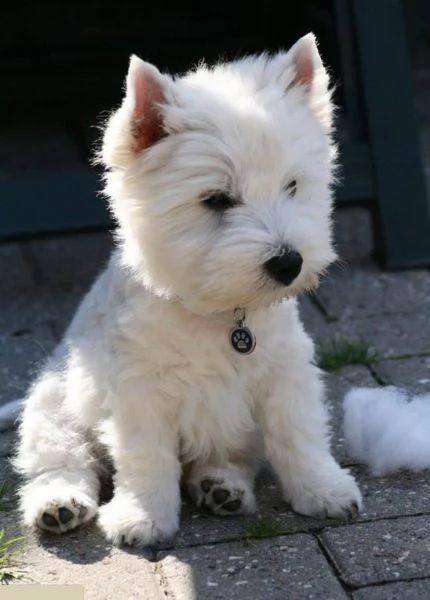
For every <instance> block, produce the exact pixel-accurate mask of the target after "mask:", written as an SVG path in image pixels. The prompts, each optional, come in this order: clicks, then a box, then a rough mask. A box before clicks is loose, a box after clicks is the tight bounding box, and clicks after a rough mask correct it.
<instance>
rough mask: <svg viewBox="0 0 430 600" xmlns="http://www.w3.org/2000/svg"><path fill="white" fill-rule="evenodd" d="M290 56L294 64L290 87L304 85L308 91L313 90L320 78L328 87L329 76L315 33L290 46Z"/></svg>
mask: <svg viewBox="0 0 430 600" xmlns="http://www.w3.org/2000/svg"><path fill="white" fill-rule="evenodd" d="M288 56H289V58H290V61H291V64H292V66H293V72H292V79H291V81H290V83H289V85H288V88H292V87H295V86H302V87H303V88H304V89H305V90H306V91H307V92H312V88H313V86H314V84H315V83H316V81H317V79H320V78H322V79H323V80H324V81H323V82H324V83H325V85H326V87H327V86H328V76H327V73H326V71H325V69H324V65H323V63H322V60H321V56H320V54H319V52H318V48H317V44H316V39H315V36H314V34H313V33H308V34H307V35H305V36H303V37H302V38H300V39H299V41H298V42H296V43H295V44H294V46H292V48H290V50H289V52H288Z"/></svg>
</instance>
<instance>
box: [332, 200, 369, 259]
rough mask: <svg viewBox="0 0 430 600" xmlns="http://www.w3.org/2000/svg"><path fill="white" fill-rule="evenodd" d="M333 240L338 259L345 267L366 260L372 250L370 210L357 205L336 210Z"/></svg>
mask: <svg viewBox="0 0 430 600" xmlns="http://www.w3.org/2000/svg"><path fill="white" fill-rule="evenodd" d="M334 240H335V244H336V250H337V253H338V256H339V260H340V262H341V263H342V264H345V263H346V267H348V265H349V264H351V263H353V264H354V266H355V265H357V264H360V263H361V262H363V261H365V262H368V261H369V257H370V256H371V254H372V253H373V250H374V244H373V232H372V216H371V213H370V210H369V209H368V208H364V207H359V206H354V207H348V208H345V209H344V208H340V209H338V210H336V211H335V212H334Z"/></svg>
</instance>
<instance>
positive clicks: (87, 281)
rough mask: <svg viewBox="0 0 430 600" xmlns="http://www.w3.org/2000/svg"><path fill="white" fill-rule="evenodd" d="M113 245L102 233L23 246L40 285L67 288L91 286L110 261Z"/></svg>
mask: <svg viewBox="0 0 430 600" xmlns="http://www.w3.org/2000/svg"><path fill="white" fill-rule="evenodd" d="M112 245H113V243H112V236H111V234H109V233H108V232H99V233H80V234H78V235H77V234H74V235H64V236H61V237H55V238H45V239H38V240H32V241H29V242H25V243H22V244H21V247H22V250H23V252H24V253H25V255H26V257H27V258H28V259H29V260H30V261H31V263H32V265H33V269H34V272H35V274H36V276H37V279H38V283H40V284H41V285H48V286H58V285H60V286H62V287H63V289H64V288H65V287H66V286H67V287H73V286H75V285H77V286H79V287H86V286H90V285H91V284H92V283H93V281H94V279H95V278H96V277H97V275H98V274H99V273H100V272H101V271H102V269H103V268H104V266H105V265H106V263H107V261H108V260H109V256H110V252H111V249H112Z"/></svg>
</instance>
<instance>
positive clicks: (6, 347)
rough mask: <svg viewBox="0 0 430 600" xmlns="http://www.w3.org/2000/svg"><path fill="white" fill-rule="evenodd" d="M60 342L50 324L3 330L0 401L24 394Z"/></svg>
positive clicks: (0, 363)
mask: <svg viewBox="0 0 430 600" xmlns="http://www.w3.org/2000/svg"><path fill="white" fill-rule="evenodd" d="M56 344H57V341H56V338H55V336H54V334H53V331H52V328H51V327H50V326H49V325H47V324H40V325H35V326H33V327H31V328H28V329H18V330H16V331H15V332H14V333H13V334H9V335H2V334H1V332H0V404H3V403H5V402H8V401H10V400H15V399H16V398H21V397H22V396H23V395H24V394H25V392H26V390H27V388H28V386H29V384H30V382H31V380H32V379H33V378H34V376H35V374H36V373H37V372H38V370H39V369H40V368H41V366H42V365H43V363H44V361H45V360H46V359H47V358H48V356H49V354H50V353H51V352H52V350H54V348H55V346H56Z"/></svg>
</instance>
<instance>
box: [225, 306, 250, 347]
mask: <svg viewBox="0 0 430 600" xmlns="http://www.w3.org/2000/svg"><path fill="white" fill-rule="evenodd" d="M245 318H246V311H245V309H244V308H235V309H234V312H233V319H234V322H235V326H234V327H233V328H232V329H231V330H230V333H229V340H230V345H231V347H232V348H233V350H235V351H236V352H237V353H238V354H251V352H253V351H254V349H255V344H256V342H257V340H256V338H255V335H254V334H253V333H252V331H251V330H250V329H249V328H248V327H246V325H245Z"/></svg>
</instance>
